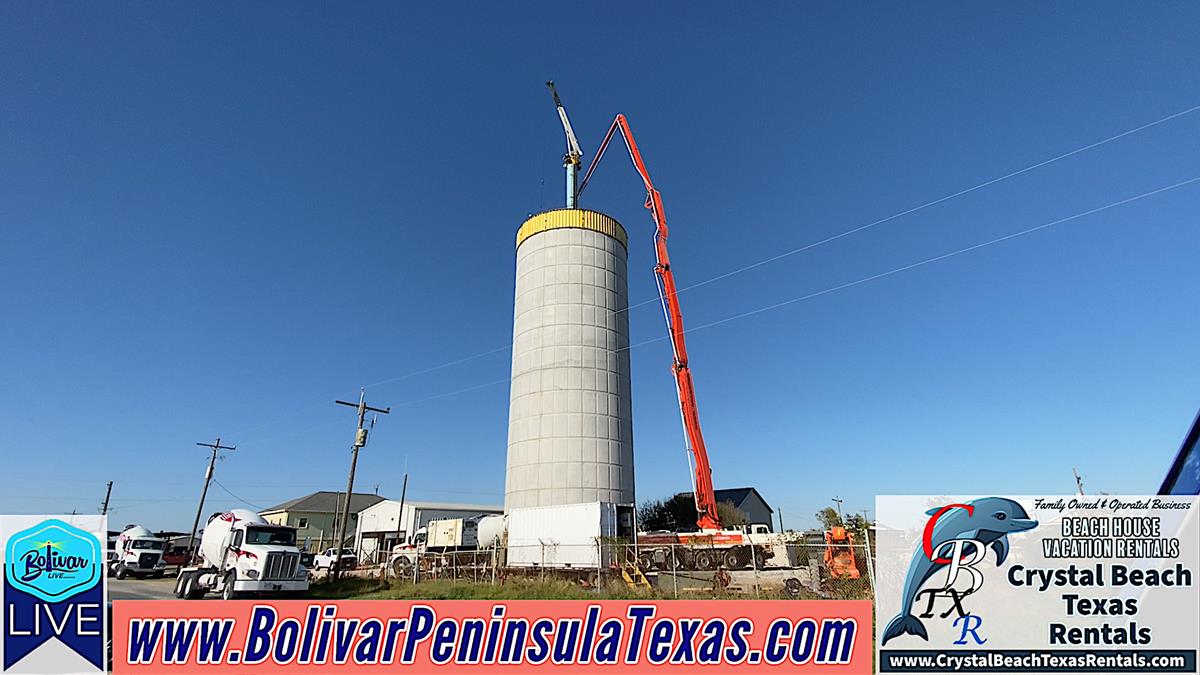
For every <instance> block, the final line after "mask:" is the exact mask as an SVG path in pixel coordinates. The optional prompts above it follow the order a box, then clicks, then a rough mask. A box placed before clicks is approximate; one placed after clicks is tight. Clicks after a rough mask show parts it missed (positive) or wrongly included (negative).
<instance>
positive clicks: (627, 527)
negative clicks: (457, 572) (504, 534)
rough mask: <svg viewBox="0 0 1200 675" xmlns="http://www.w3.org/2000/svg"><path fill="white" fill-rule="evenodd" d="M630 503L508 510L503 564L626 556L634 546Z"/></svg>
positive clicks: (565, 563)
mask: <svg viewBox="0 0 1200 675" xmlns="http://www.w3.org/2000/svg"><path fill="white" fill-rule="evenodd" d="M634 522H635V521H634V507H633V505H632V504H614V503H611V502H585V503H582V504H563V505H559V506H533V507H528V508H521V509H512V510H511V511H509V512H508V544H507V558H506V563H505V564H506V565H507V566H509V567H540V568H548V569H551V568H557V569H562V568H585V569H594V568H596V567H610V566H612V565H614V564H620V563H622V562H624V556H625V553H624V548H625V547H624V546H622V545H621V544H627V545H629V546H632V544H633V541H634V538H635V535H636V527H635V526H634Z"/></svg>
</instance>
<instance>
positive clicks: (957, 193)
mask: <svg viewBox="0 0 1200 675" xmlns="http://www.w3.org/2000/svg"><path fill="white" fill-rule="evenodd" d="M1197 111H1200V105H1195V106H1192V107H1190V108H1187V109H1184V110H1180V111H1178V112H1175V113H1172V114H1170V115H1166V116H1165V117H1161V118H1158V119H1156V120H1154V121H1151V122H1147V123H1145V124H1141V125H1139V126H1136V127H1133V128H1131V129H1126V130H1125V131H1122V132H1119V133H1116V134H1113V135H1111V136H1108V137H1105V138H1103V139H1100V140H1098V141H1094V142H1092V143H1088V144H1086V145H1083V146H1080V147H1078V148H1075V149H1073V150H1069V151H1067V152H1064V153H1061V154H1058V155H1055V156H1053V157H1050V158H1048V159H1044V160H1041V161H1038V162H1035V163H1033V164H1029V165H1027V166H1025V167H1022V168H1020V169H1017V170H1015V171H1010V172H1008V173H1006V174H1003V175H1001V176H997V177H995V178H991V179H988V180H985V181H983V182H981V183H977V184H975V185H972V186H970V187H967V188H963V189H961V190H958V191H955V192H952V193H950V194H947V195H944V196H941V197H938V198H936V199H932V200H929V201H926V202H924V203H922V204H918V205H917V206H913V207H911V208H907V209H904V210H902V211H898V212H896V213H893V214H891V215H889V216H886V217H883V218H880V219H878V220H874V221H871V222H869V223H865V224H863V225H859V226H857V227H853V228H851V229H849V230H846V231H844V232H841V233H839V234H835V235H832V236H829V237H825V238H824V239H819V240H817V241H814V242H811V243H808V244H805V245H803V246H800V247H797V248H793V249H791V250H788V251H785V252H783V253H779V254H777V255H773V256H770V257H768V258H764V259H762V260H759V261H756V262H753V263H750V264H747V265H743V266H741V267H738V268H735V269H732V270H729V271H727V272H723V273H721V274H718V275H716V276H713V277H709V278H707V279H703V280H701V281H698V282H695V283H692V284H689V285H687V286H683V287H681V288H677V289H676V291H675V292H676V295H678V294H679V293H683V292H685V291H689V290H693V289H696V288H700V287H702V286H707V285H708V284H711V283H715V282H717V281H721V280H723V279H727V278H729V277H732V276H735V275H738V274H742V273H745V272H748V271H750V270H753V269H757V268H759V267H762V266H764V265H768V264H770V263H773V262H776V261H778V260H782V259H784V258H788V257H791V256H793V255H797V254H799V253H803V252H805V251H809V250H812V249H815V248H817V247H820V246H824V245H825V244H829V243H832V242H834V241H837V240H839V239H843V238H845V237H849V236H851V235H854V234H857V233H859V232H863V231H865V230H868V229H871V228H874V227H877V226H879V225H882V224H884V223H888V222H890V221H893V220H896V219H898V218H902V217H904V216H907V215H911V214H913V213H917V212H918V211H922V210H924V209H928V208H930V207H932V206H936V205H938V204H942V203H945V202H947V201H950V200H952V199H956V198H958V197H962V196H964V195H967V194H970V193H972V192H976V191H978V190H982V189H984V188H986V187H989V186H992V185H995V184H997V183H1000V182H1003V181H1006V180H1009V179H1011V178H1015V177H1017V176H1020V175H1023V174H1026V173H1029V172H1031V171H1035V170H1037V169H1040V168H1042V167H1045V166H1048V165H1050V164H1053V163H1055V162H1059V161H1061V160H1064V159H1067V158H1070V157H1073V156H1075V155H1078V154H1080V153H1083V152H1086V151H1088V150H1092V149H1095V148H1098V147H1100V146H1103V145H1107V144H1109V143H1112V142H1114V141H1117V140H1120V139H1122V138H1126V137H1128V136H1131V135H1133V134H1136V133H1139V132H1141V131H1145V130H1147V129H1151V128H1153V127H1156V126H1159V125H1161V124H1165V123H1166V122H1169V121H1171V120H1174V119H1178V118H1180V117H1183V116H1185V115H1189V114H1191V113H1194V112H1197ZM922 264H925V263H922ZM898 271H899V270H898ZM890 273H896V272H895V271H893V272H890ZM866 281H869V279H868V280H860V281H859V282H856V283H866ZM829 292H833V290H826V291H824V292H823V293H829ZM661 301H662V298H661V296H660V297H657V298H650V299H647V300H644V301H642V302H638V303H635V304H632V305H629V306H627V307H626V308H624V309H621V310H618V313H620V312H629V311H631V310H634V309H637V308H639V307H643V306H645V305H649V304H652V303H657V302H661ZM794 301H795V302H798V301H799V300H794ZM697 328H700V327H697ZM662 339H666V338H660V339H656V340H653V341H654V342H658V341H661V340H662ZM510 349H512V343H509V344H506V345H503V346H499V347H495V348H492V349H488V350H486V351H482V352H478V353H476V354H472V355H470V356H464V357H462V358H457V359H453V360H451V361H446V362H444V363H441V364H438V365H435V366H430V367H428V368H422V369H420V370H415V371H412V372H409V373H405V374H403V375H398V376H396V377H390V378H387V379H383V380H379V381H377V382H373V383H371V384H368V385H366V387H364V388H366V389H370V388H373V387H378V386H381V385H384V384H391V383H393V382H399V381H402V380H407V379H410V378H413V377H418V376H420V375H425V374H428V373H432V372H436V371H438V370H443V369H445V368H450V367H453V366H456V365H460V364H463V363H468V362H470V361H475V360H478V359H481V358H485V357H487V356H491V355H493V354H497V353H500V352H505V351H508V350H510ZM504 381H507V380H504ZM497 383H499V381H498V382H496V383H491V384H484V385H477V386H475V387H468V388H466V389H464V390H459V391H455V392H448V393H445V394H438V395H435V396H432V397H427V398H425V399H418V400H415V401H410V402H408V403H406V404H402V405H415V404H417V403H422V402H424V401H427V400H433V399H437V398H445V397H447V396H452V395H455V394H457V393H463V392H465V391H471V390H473V389H479V388H483V387H486V386H492V384H497ZM326 403H327V402H326V401H322V402H321V403H319V404H313V405H312V406H307V407H306V408H304V410H302V411H301V412H297V413H292V414H289V415H285V416H282V417H279V418H274V419H273V420H270V421H267V422H264V423H262V424H258V425H255V426H253V427H249V428H246V429H242V430H241V431H238V432H235V433H245V432H246V431H250V430H253V429H258V428H262V427H263V426H268V425H271V424H274V423H275V422H278V421H282V420H284V419H291V418H293V417H296V416H298V415H300V414H303V412H306V411H307V410H309V409H311V408H315V407H316V406H317V405H325V404H326ZM272 438H274V437H272Z"/></svg>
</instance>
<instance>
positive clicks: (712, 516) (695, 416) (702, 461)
mask: <svg viewBox="0 0 1200 675" xmlns="http://www.w3.org/2000/svg"><path fill="white" fill-rule="evenodd" d="M617 131H620V132H621V137H622V138H623V139H625V147H626V148H627V149H628V150H629V158H630V159H631V160H632V161H633V166H634V168H635V169H637V172H638V174H639V175H640V176H641V177H642V182H643V183H644V184H645V186H646V208H647V209H649V210H650V214H651V216H653V218H654V225H655V230H654V257H655V265H654V273H655V275H656V276H657V281H658V295H659V300H660V301H661V302H662V305H663V313H664V315H665V316H666V320H667V330H668V331H669V333H670V336H671V351H672V353H673V354H674V357H675V362H674V364H673V366H672V372H673V373H674V375H675V389H676V392H677V393H678V395H679V414H680V417H681V418H682V420H683V432H684V437H685V439H686V441H687V444H688V451H689V452H690V453H691V455H692V457H693V458H695V460H696V466H695V481H694V482H695V485H694V486H693V488H694V489H693V492H692V494H693V495H694V496H695V498H696V525H697V526H699V527H700V529H701V530H719V529H721V519H720V517H719V516H718V515H717V497H716V494H715V493H714V491H713V483H712V467H711V466H710V464H709V461H708V450H707V449H706V448H705V446H704V434H703V433H701V431H700V413H699V410H698V408H697V405H696V388H695V384H694V383H693V382H692V371H691V368H690V367H689V366H688V353H687V344H686V342H685V341H684V328H683V310H682V309H680V306H679V291H678V288H677V286H676V285H675V273H674V272H673V271H672V270H671V257H670V256H669V255H668V254H667V216H666V214H665V213H664V212H663V202H662V194H661V193H659V191H658V190H657V189H655V187H654V183H653V181H651V180H650V172H649V171H647V170H646V163H645V162H644V161H642V153H641V152H640V151H639V150H638V146H637V142H636V141H635V140H634V138H633V130H632V129H630V128H629V120H627V119H626V118H625V116H624V115H617V117H616V119H615V120H613V123H612V126H611V127H609V130H608V133H607V134H606V135H605V136H604V142H603V143H601V144H600V148H599V149H598V150H597V151H596V157H595V158H594V159H593V160H592V164H591V166H589V167H588V170H587V173H586V174H584V176H583V181H582V182H581V183H580V185H579V191H578V193H577V194H581V193H582V192H583V189H584V188H585V187H587V183H588V180H589V179H590V178H591V176H592V172H593V171H594V170H595V169H596V165H597V164H599V163H600V158H601V157H603V156H604V151H605V150H606V149H607V148H608V143H609V141H611V140H612V138H613V135H614V134H616V132H617Z"/></svg>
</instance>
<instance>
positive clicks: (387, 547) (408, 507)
mask: <svg viewBox="0 0 1200 675" xmlns="http://www.w3.org/2000/svg"><path fill="white" fill-rule="evenodd" d="M493 513H504V507H503V506H491V505H484V504H446V503H441V502H413V501H405V502H404V510H403V513H401V509H400V502H399V501H396V500H393V499H385V500H383V501H381V502H379V503H378V504H373V505H371V506H368V507H367V508H365V509H363V510H362V511H360V512H359V514H358V524H357V526H356V527H355V531H354V549H355V550H356V551H358V559H359V560H360V561H361V562H363V563H367V564H370V563H376V562H383V561H384V560H383V558H384V556H386V552H388V551H391V550H392V547H393V546H395V545H396V544H399V543H401V542H404V541H408V540H409V539H410V538H411V537H412V535H413V534H414V533H415V532H416V531H417V530H418V529H420V528H421V527H424V525H425V524H426V523H428V522H429V521H431V520H442V519H445V518H473V517H475V516H486V515H489V514H493Z"/></svg>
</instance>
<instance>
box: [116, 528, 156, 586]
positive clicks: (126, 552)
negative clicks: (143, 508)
mask: <svg viewBox="0 0 1200 675" xmlns="http://www.w3.org/2000/svg"><path fill="white" fill-rule="evenodd" d="M166 548H167V542H166V540H165V539H160V538H159V537H156V536H154V533H153V532H151V531H150V530H149V529H147V528H145V527H142V526H141V525H130V526H129V527H128V528H127V529H126V530H125V531H124V532H122V533H121V534H120V536H118V537H117V541H116V544H115V545H114V547H113V550H112V552H111V554H110V556H109V563H108V572H109V574H110V575H112V576H115V577H116V578H118V579H124V578H125V577H127V576H135V577H143V578H144V577H151V576H152V577H155V578H157V579H161V578H162V576H163V573H164V571H165V569H166V564H165V563H163V559H162V557H163V551H164V550H166Z"/></svg>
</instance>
